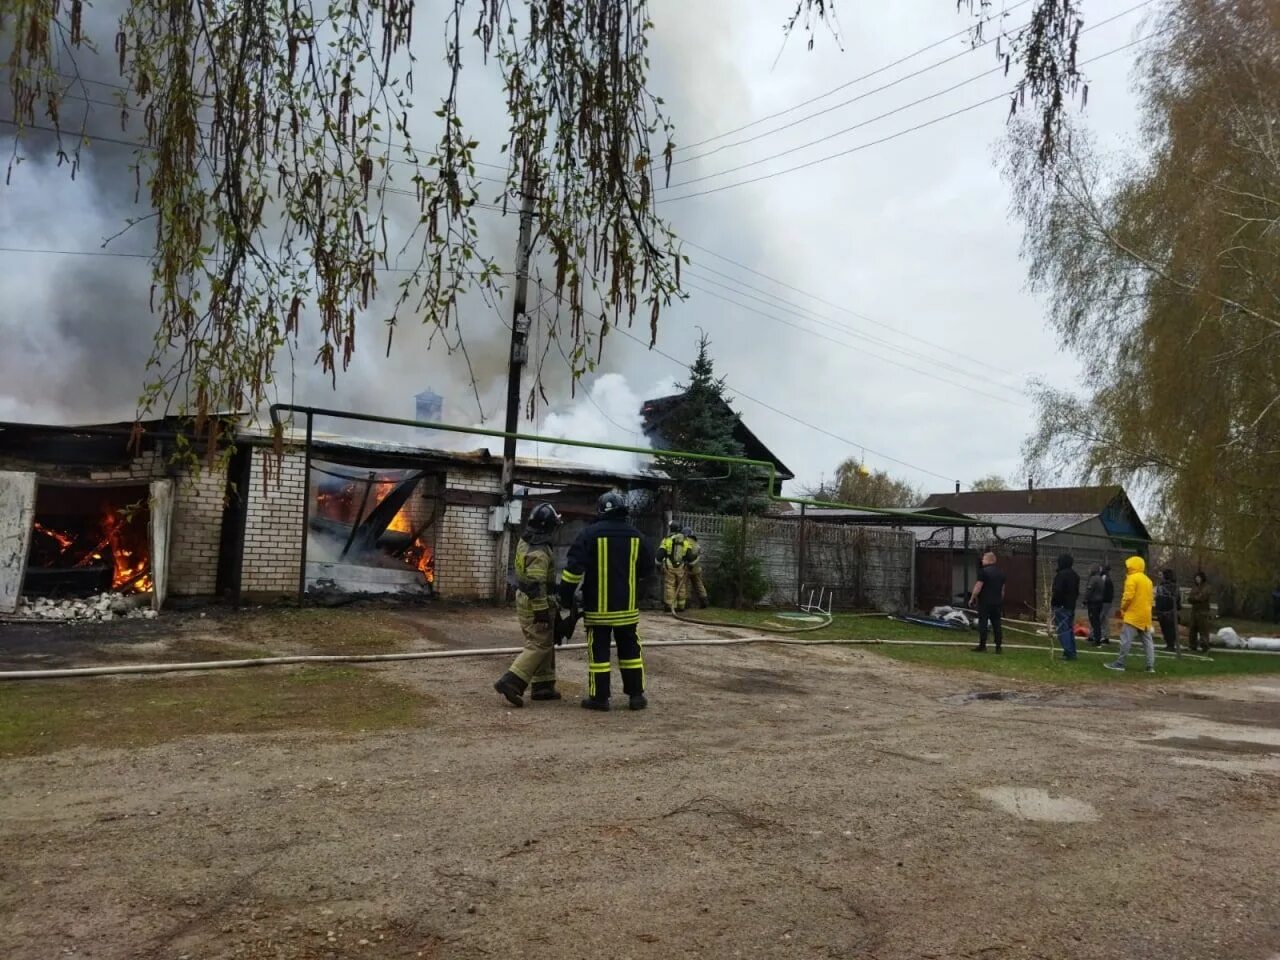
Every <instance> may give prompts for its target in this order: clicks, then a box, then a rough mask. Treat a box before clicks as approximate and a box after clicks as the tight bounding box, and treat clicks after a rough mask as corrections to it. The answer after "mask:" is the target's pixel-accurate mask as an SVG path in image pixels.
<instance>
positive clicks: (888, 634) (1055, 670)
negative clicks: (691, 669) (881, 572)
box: [692, 609, 1280, 684]
mask: <svg viewBox="0 0 1280 960" xmlns="http://www.w3.org/2000/svg"><path fill="white" fill-rule="evenodd" d="M692 615H693V616H694V617H696V618H697V619H699V620H706V621H708V622H717V623H736V624H744V625H748V626H755V627H773V626H776V625H777V624H778V622H779V621H778V619H777V614H776V613H765V612H762V611H755V610H752V611H745V610H719V609H708V610H696V611H693V612H692ZM782 622H786V621H782ZM1018 629H1019V630H1023V629H1024V628H1022V627H1018ZM1025 629H1026V630H1027V631H1028V633H1030V632H1032V631H1031V628H1025ZM1028 633H1021V632H1020V633H1014V632H1013V631H1012V630H1010V629H1009V628H1008V627H1006V633H1005V644H1006V649H1005V652H1004V653H1003V654H1001V655H999V656H996V654H995V653H994V652H990V651H989V652H987V653H985V654H978V653H971V652H970V650H971V649H972V647H973V646H974V645H975V644H976V643H977V634H976V632H974V631H969V632H964V631H959V630H957V631H954V632H952V631H949V630H940V629H936V628H932V627H922V626H919V625H917V624H914V623H903V622H901V621H898V620H891V619H889V618H888V617H885V616H883V615H858V614H845V613H838V614H836V615H835V618H834V620H833V621H832V624H831V626H829V627H824V628H822V629H821V630H814V631H811V632H807V633H803V634H799V635H798V636H797V637H796V639H798V640H837V639H838V640H898V641H902V640H923V641H929V642H930V645H923V644H922V645H920V646H908V645H899V644H892V643H886V644H883V645H871V644H869V645H867V646H865V647H860V648H859V649H863V650H869V651H871V652H873V653H878V654H881V655H883V656H886V657H892V658H893V659H895V660H902V661H905V662H909V663H920V664H925V665H928V666H932V667H939V668H942V669H952V670H977V671H979V672H981V673H990V674H992V675H993V676H999V677H1008V678H1009V679H1012V680H1034V681H1038V682H1042V683H1059V684H1062V683H1117V682H1118V683H1125V682H1157V681H1159V682H1165V681H1168V680H1171V679H1172V680H1183V679H1186V680H1190V679H1196V678H1203V677H1214V676H1233V675H1239V674H1257V673H1280V655H1277V654H1265V653H1249V652H1243V651H1241V652H1235V651H1220V650H1215V651H1214V652H1213V653H1211V654H1208V658H1209V659H1207V660H1206V659H1194V658H1192V657H1191V656H1184V657H1182V658H1181V659H1176V658H1174V657H1173V655H1172V654H1165V653H1164V652H1163V651H1160V650H1159V649H1158V650H1157V654H1156V674H1155V676H1150V675H1148V674H1147V672H1146V671H1145V669H1144V667H1145V666H1146V664H1145V662H1144V661H1143V654H1142V648H1141V646H1140V645H1139V646H1136V647H1135V649H1134V650H1131V651H1130V653H1129V659H1128V663H1127V664H1126V666H1127V669H1126V671H1125V672H1124V673H1118V672H1116V671H1113V670H1106V669H1103V666H1102V665H1103V664H1104V663H1107V662H1108V661H1110V660H1112V659H1114V658H1115V655H1116V650H1117V644H1116V642H1115V641H1113V642H1112V643H1111V644H1110V646H1109V647H1107V648H1104V651H1098V650H1097V649H1096V648H1094V647H1091V646H1089V644H1088V643H1082V644H1081V645H1080V657H1079V659H1078V660H1076V661H1074V662H1068V661H1065V660H1063V659H1062V654H1061V651H1058V650H1056V649H1055V653H1054V656H1053V658H1052V659H1050V657H1049V638H1048V637H1047V636H1044V635H1043V634H1041V635H1036V636H1031V635H1028ZM1160 645H1161V642H1160V640H1159V638H1158V637H1157V639H1156V646H1157V648H1159V647H1160ZM1021 646H1032V647H1035V648H1036V649H1032V650H1022V649H1015V648H1016V647H1021ZM1200 656H1204V655H1200Z"/></svg>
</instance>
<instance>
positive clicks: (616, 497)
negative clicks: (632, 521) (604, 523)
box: [596, 490, 627, 520]
mask: <svg viewBox="0 0 1280 960" xmlns="http://www.w3.org/2000/svg"><path fill="white" fill-rule="evenodd" d="M596 513H597V514H599V515H600V516H602V517H607V518H609V519H611V520H612V519H616V518H618V517H625V516H626V515H627V501H626V500H624V499H622V494H620V493H617V492H615V491H613V490H610V491H609V492H608V493H606V494H604V495H602V496H601V497H600V499H599V500H597V501H596Z"/></svg>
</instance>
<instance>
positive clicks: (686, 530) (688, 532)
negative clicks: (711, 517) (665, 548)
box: [680, 527, 693, 540]
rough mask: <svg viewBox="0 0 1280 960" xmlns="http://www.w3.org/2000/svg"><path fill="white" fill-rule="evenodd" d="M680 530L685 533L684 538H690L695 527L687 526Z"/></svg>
mask: <svg viewBox="0 0 1280 960" xmlns="http://www.w3.org/2000/svg"><path fill="white" fill-rule="evenodd" d="M680 532H681V533H683V534H684V538H685V539H686V540H688V539H689V538H691V537H692V536H693V527H685V528H684V529H683V530H681V531H680Z"/></svg>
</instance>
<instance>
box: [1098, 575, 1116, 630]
mask: <svg viewBox="0 0 1280 960" xmlns="http://www.w3.org/2000/svg"><path fill="white" fill-rule="evenodd" d="M1115 609H1116V582H1115V581H1114V580H1112V579H1111V564H1109V563H1104V564H1103V565H1102V635H1101V636H1100V637H1099V639H1100V640H1101V641H1102V643H1103V644H1104V645H1105V644H1108V643H1110V642H1111V617H1112V615H1113V614H1114V613H1115Z"/></svg>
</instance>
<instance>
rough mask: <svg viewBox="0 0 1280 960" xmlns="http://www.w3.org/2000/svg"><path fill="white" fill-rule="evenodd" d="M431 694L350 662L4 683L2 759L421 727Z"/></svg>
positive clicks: (0, 688) (1, 696)
mask: <svg viewBox="0 0 1280 960" xmlns="http://www.w3.org/2000/svg"><path fill="white" fill-rule="evenodd" d="M430 702H431V701H430V699H429V698H427V697H424V696H422V695H420V694H417V693H414V692H413V691H412V690H409V689H408V688H406V687H403V686H401V685H399V684H396V683H393V682H391V681H388V680H384V679H382V678H381V677H379V676H378V675H377V674H376V673H374V672H373V671H370V670H364V669H359V668H347V667H302V668H298V669H291V668H276V667H271V668H260V669H248V670H231V671H222V672H216V673H201V674H196V675H191V676H181V677H144V678H136V677H135V678H119V679H117V678H101V679H96V678H95V679H88V678H86V679H71V680H35V681H28V682H4V683H0V757H15V756H33V755H38V754H46V753H54V752H56V751H59V750H65V749H68V748H71V747H79V746H89V747H104V748H111V747H143V746H148V745H151V744H155V743H162V742H165V741H169V740H176V739H179V738H181V737H187V736H194V735H199V734H236V733H265V732H270V731H277V730H319V731H327V732H331V733H358V732H363V731H367V730H382V729H388V728H394V727H406V726H415V725H418V724H421V723H422V722H423V720H424V717H425V713H426V708H427V707H428V705H429V704H430Z"/></svg>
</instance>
